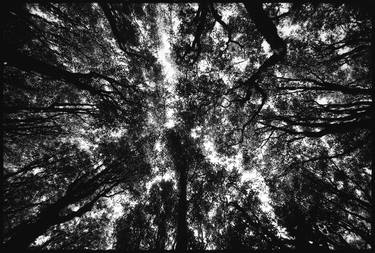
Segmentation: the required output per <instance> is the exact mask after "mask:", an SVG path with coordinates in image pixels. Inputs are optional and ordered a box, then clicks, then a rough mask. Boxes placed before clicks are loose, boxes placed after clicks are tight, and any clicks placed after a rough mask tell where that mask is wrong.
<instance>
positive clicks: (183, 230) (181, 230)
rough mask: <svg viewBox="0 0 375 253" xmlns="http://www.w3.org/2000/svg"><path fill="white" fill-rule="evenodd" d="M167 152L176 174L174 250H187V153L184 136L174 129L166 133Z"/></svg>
mask: <svg viewBox="0 0 375 253" xmlns="http://www.w3.org/2000/svg"><path fill="white" fill-rule="evenodd" d="M167 139H168V147H169V152H170V154H171V156H172V159H173V162H174V166H175V170H176V172H177V175H178V203H177V237H176V241H177V244H176V250H177V251H186V250H187V243H188V240H187V231H188V229H187V221H186V219H187V208H188V203H187V175H188V170H189V167H188V164H189V163H188V162H189V161H188V154H187V150H186V146H185V145H184V144H186V141H187V140H186V138H184V136H181V135H180V134H179V133H177V132H176V131H174V130H170V131H169V132H168V133H167Z"/></svg>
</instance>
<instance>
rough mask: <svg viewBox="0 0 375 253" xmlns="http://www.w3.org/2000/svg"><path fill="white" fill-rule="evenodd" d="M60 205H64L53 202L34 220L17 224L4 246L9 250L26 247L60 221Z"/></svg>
mask: <svg viewBox="0 0 375 253" xmlns="http://www.w3.org/2000/svg"><path fill="white" fill-rule="evenodd" d="M62 206H64V203H62V202H60V203H55V204H53V205H51V206H50V207H48V208H46V209H45V210H44V211H42V212H41V213H40V214H39V216H38V218H37V220H36V221H34V222H31V223H24V224H21V225H19V226H17V227H16V229H15V230H16V231H14V235H13V236H12V237H11V239H10V240H9V241H7V242H6V243H5V245H4V248H5V249H11V250H17V249H20V250H21V249H27V248H28V247H29V246H30V244H31V243H33V242H34V241H35V240H36V239H37V238H38V237H39V236H40V235H42V234H44V233H45V232H46V231H47V230H48V228H50V227H51V226H53V225H55V224H59V223H60V222H59V211H60V210H61V208H62Z"/></svg>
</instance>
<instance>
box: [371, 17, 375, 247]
mask: <svg viewBox="0 0 375 253" xmlns="http://www.w3.org/2000/svg"><path fill="white" fill-rule="evenodd" d="M371 21H372V22H371V23H372V26H374V24H375V22H374V21H375V19H374V17H372V19H371ZM371 42H372V43H371V56H372V57H370V59H371V67H370V71H371V77H372V96H371V98H372V124H371V125H372V127H373V126H374V125H375V85H374V82H375V69H374V68H375V60H374V57H375V45H374V43H375V31H374V29H372V34H371ZM371 135H372V143H371V150H372V151H371V152H372V163H371V209H370V210H371V214H370V216H371V232H370V235H371V238H372V239H371V248H372V249H375V131H374V130H373V129H372V130H371Z"/></svg>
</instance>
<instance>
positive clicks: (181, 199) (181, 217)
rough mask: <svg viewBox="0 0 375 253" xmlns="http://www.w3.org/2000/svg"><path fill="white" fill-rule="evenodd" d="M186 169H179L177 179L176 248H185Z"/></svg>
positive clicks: (180, 249)
mask: <svg viewBox="0 0 375 253" xmlns="http://www.w3.org/2000/svg"><path fill="white" fill-rule="evenodd" d="M186 191H187V169H182V170H181V171H180V175H179V179H178V205H177V210H178V218H177V245H176V250H178V251H184V250H187V222H186V218H187V207H188V206H187V199H186Z"/></svg>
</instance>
